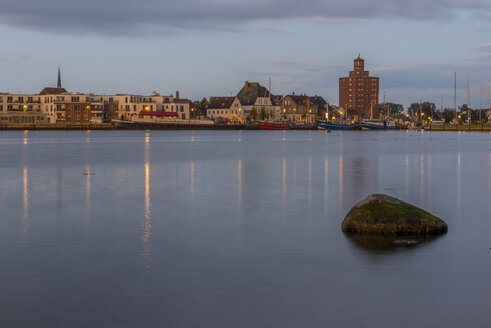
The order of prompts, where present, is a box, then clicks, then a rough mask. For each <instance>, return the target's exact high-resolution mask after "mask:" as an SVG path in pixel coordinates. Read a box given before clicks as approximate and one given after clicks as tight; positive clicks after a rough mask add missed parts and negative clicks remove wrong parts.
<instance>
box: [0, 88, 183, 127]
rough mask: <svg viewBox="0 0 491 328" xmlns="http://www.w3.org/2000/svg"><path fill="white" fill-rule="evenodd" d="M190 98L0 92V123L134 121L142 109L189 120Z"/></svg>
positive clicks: (54, 91)
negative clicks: (132, 119)
mask: <svg viewBox="0 0 491 328" xmlns="http://www.w3.org/2000/svg"><path fill="white" fill-rule="evenodd" d="M191 107H192V104H191V101H189V100H187V99H180V98H179V92H176V95H175V96H174V95H172V94H171V95H169V96H162V95H160V94H158V93H156V92H154V93H152V94H151V95H150V96H141V95H134V94H117V95H95V94H92V93H71V92H67V91H66V90H65V89H63V88H44V89H43V90H42V91H41V92H40V93H39V94H32V95H25V94H10V93H0V124H2V123H3V124H7V123H40V124H49V123H93V124H98V123H105V122H110V121H111V120H114V119H121V120H131V118H132V117H133V116H135V115H139V114H140V112H142V111H168V112H177V113H178V115H179V118H181V119H189V118H190V113H191Z"/></svg>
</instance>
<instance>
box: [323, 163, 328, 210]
mask: <svg viewBox="0 0 491 328" xmlns="http://www.w3.org/2000/svg"><path fill="white" fill-rule="evenodd" d="M328 203H329V158H328V157H327V156H326V157H325V158H324V216H327V211H328V209H329V207H328V206H327V204H328Z"/></svg>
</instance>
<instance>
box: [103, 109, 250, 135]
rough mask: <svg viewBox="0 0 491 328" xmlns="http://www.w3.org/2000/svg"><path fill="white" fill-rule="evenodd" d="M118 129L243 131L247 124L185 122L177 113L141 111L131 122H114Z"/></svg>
mask: <svg viewBox="0 0 491 328" xmlns="http://www.w3.org/2000/svg"><path fill="white" fill-rule="evenodd" d="M112 122H113V124H114V126H115V127H116V128H123V129H144V130H147V129H148V130H155V129H218V130H222V129H225V130H228V129H243V128H244V127H245V124H217V123H215V121H213V120H209V119H203V120H191V119H189V120H183V119H180V118H179V114H178V113H177V112H158V111H156V112H155V111H153V112H152V111H141V112H140V113H139V115H138V116H133V117H132V118H131V121H125V120H113V121H112Z"/></svg>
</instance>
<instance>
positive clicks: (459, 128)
mask: <svg viewBox="0 0 491 328" xmlns="http://www.w3.org/2000/svg"><path fill="white" fill-rule="evenodd" d="M26 130H30V131H89V130H90V131H92V130H106V131H107V130H114V131H142V130H146V129H144V128H142V129H125V128H118V127H115V126H114V125H113V124H111V123H103V124H33V123H26V124H8V125H0V131H26ZM152 130H174V131H175V130H227V131H230V130H231V129H223V127H221V126H209V127H203V128H196V127H189V128H188V127H180V128H163V129H158V128H157V129H152ZM232 130H233V129H232ZM237 130H260V128H259V125H257V124H248V125H246V126H245V127H244V128H240V129H239V128H238V129H237ZM290 130H317V127H311V126H308V127H303V126H297V127H292V128H290ZM396 130H408V131H420V130H424V131H437V132H465V131H467V132H491V125H490V124H485V125H479V124H473V125H471V126H469V125H454V124H445V125H432V126H426V127H424V128H423V129H422V128H404V127H400V128H396Z"/></svg>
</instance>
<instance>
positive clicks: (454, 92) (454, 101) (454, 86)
mask: <svg viewBox="0 0 491 328" xmlns="http://www.w3.org/2000/svg"><path fill="white" fill-rule="evenodd" d="M453 105H454V109H455V124H457V72H454V73H453Z"/></svg>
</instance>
